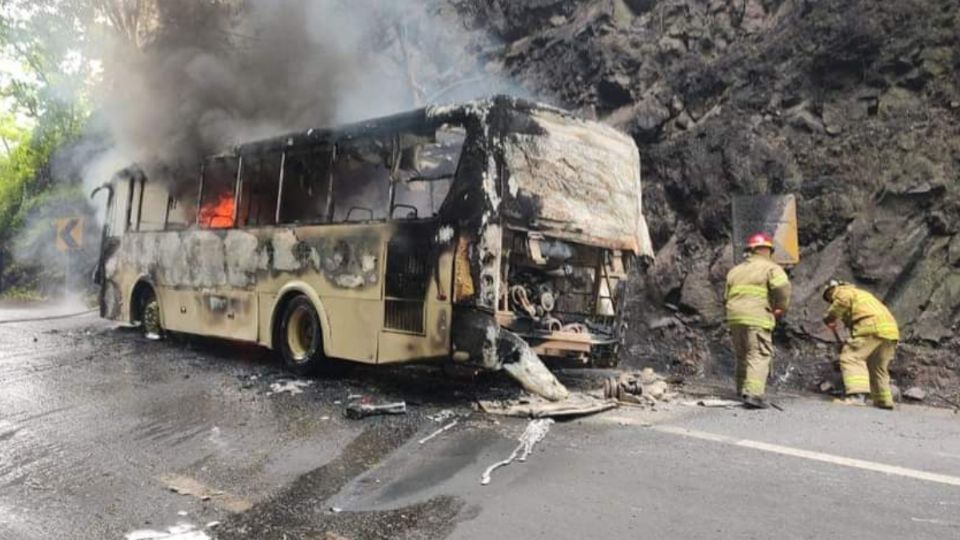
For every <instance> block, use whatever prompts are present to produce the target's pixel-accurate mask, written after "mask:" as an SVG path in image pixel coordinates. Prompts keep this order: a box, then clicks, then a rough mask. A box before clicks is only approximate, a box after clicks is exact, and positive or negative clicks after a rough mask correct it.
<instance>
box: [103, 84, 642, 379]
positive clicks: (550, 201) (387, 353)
mask: <svg viewBox="0 0 960 540" xmlns="http://www.w3.org/2000/svg"><path fill="white" fill-rule="evenodd" d="M639 163H640V161H639V156H638V151H637V148H636V145H635V144H634V143H633V141H632V140H631V139H630V138H628V137H627V136H625V135H623V134H621V133H619V132H617V131H615V130H613V129H611V128H609V127H606V126H603V125H601V124H598V123H593V122H588V121H584V120H580V119H577V118H575V117H574V116H572V115H570V114H568V113H566V112H563V111H561V110H558V109H554V108H551V107H547V106H543V105H538V104H534V103H530V102H526V101H522V100H517V99H514V98H508V97H497V98H493V99H490V100H485V101H478V102H471V103H467V104H463V105H457V106H446V107H428V108H425V109H420V110H416V111H413V112H410V113H404V114H400V115H396V116H392V117H387V118H383V119H379V120H373V121H369V122H363V123H359V124H354V125H349V126H344V127H341V128H337V129H329V130H327V129H324V130H310V131H307V132H304V133H298V134H293V135H289V136H284V137H278V138H274V139H269V140H264V141H259V142H255V143H250V144H244V145H241V146H239V147H237V148H235V149H234V150H233V151H232V152H229V153H226V154H223V155H219V156H215V157H213V158H210V159H208V160H206V161H205V162H204V165H203V167H202V172H201V175H200V180H199V182H190V183H188V188H186V189H184V188H183V187H179V188H173V187H171V185H173V184H172V183H170V182H163V181H155V180H153V181H152V179H150V178H146V177H145V175H144V174H143V173H141V172H140V171H139V170H136V169H129V170H126V171H123V172H121V173H119V174H118V175H117V176H116V177H115V178H114V179H113V180H112V181H111V182H110V184H109V186H110V190H109V192H110V196H109V199H110V200H109V204H108V214H107V216H108V217H107V223H106V225H105V229H104V242H103V246H102V254H101V262H100V269H99V272H98V275H99V278H98V279H99V282H100V284H101V305H100V309H101V315H102V316H103V317H106V318H110V319H114V320H119V321H124V322H129V323H140V322H143V321H145V320H147V321H151V323H152V324H153V325H154V326H156V327H157V329H159V328H160V327H162V328H163V329H165V330H171V331H179V332H187V333H194V334H202V335H209V336H217V337H224V338H230V339H237V340H244V341H250V342H256V343H259V344H262V345H264V346H266V347H270V348H273V349H276V350H278V351H279V353H280V355H281V356H282V357H283V359H284V361H285V363H286V364H287V365H288V367H290V368H291V369H293V370H295V371H298V372H306V371H311V370H315V369H318V368H322V367H323V366H324V365H326V364H327V362H328V360H327V359H329V358H336V359H343V360H351V361H355V362H364V363H391V362H406V361H413V360H425V359H449V358H452V359H453V360H454V361H458V362H470V363H473V364H477V365H480V366H483V367H486V368H490V369H500V368H505V369H507V370H508V371H511V373H513V374H514V375H515V376H516V377H517V378H518V379H519V380H520V381H521V383H523V384H524V386H526V387H527V388H528V389H530V390H533V391H535V392H538V393H541V394H544V395H547V396H548V397H562V396H560V394H562V392H559V394H558V392H556V391H554V390H552V389H551V388H547V387H549V386H550V385H551V384H552V383H550V382H549V381H546V382H544V380H543V377H542V376H543V373H539V372H538V369H539V368H537V366H536V365H534V367H533V368H531V367H530V366H531V363H530V362H532V363H533V364H539V362H538V361H536V358H537V356H538V355H539V356H549V357H558V356H559V357H571V356H572V357H576V358H579V359H583V360H589V359H598V358H603V359H613V358H615V356H616V353H617V347H618V344H619V342H620V340H621V337H622V335H621V334H622V326H621V324H620V319H619V316H620V313H621V311H620V309H619V308H620V304H621V302H622V298H621V296H622V290H623V282H624V278H625V275H626V274H625V272H626V268H627V266H628V265H629V264H630V261H631V260H633V259H635V258H636V257H638V256H639V257H649V256H652V248H651V244H650V239H649V235H648V232H647V229H646V224H645V222H644V219H643V214H642V204H641V195H640V170H639ZM198 184H199V185H198ZM178 185H181V186H182V183H180V184H178ZM531 370H532V372H533V373H532V374H531ZM543 371H545V370H543ZM538 377H539V378H540V379H539V382H538ZM541 383H542V384H541ZM544 385H546V387H545V386H544Z"/></svg>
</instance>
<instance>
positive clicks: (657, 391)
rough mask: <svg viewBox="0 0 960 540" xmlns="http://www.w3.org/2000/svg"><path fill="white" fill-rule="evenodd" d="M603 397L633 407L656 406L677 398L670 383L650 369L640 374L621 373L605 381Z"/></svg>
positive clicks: (645, 369)
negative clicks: (671, 389)
mask: <svg viewBox="0 0 960 540" xmlns="http://www.w3.org/2000/svg"><path fill="white" fill-rule="evenodd" d="M602 391H603V397H605V398H612V399H616V400H617V401H619V402H621V403H629V404H631V405H656V404H657V403H660V402H669V401H671V400H672V399H673V398H674V397H676V395H677V394H676V393H675V392H671V391H670V383H669V382H668V381H667V380H666V379H665V378H664V377H663V376H662V375H659V374H657V373H656V372H655V371H653V370H652V369H650V368H644V369H643V370H642V371H640V372H632V373H621V374H620V375H617V376H612V377H609V378H607V379H606V380H604V381H603V389H602Z"/></svg>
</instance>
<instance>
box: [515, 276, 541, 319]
mask: <svg viewBox="0 0 960 540" xmlns="http://www.w3.org/2000/svg"><path fill="white" fill-rule="evenodd" d="M510 300H511V302H512V304H513V307H514V308H515V309H520V310H522V311H523V312H524V313H525V314H526V315H527V316H528V317H530V318H531V319H533V320H535V321H536V320H539V319H540V317H539V316H537V308H535V307H534V306H533V304H531V303H530V296H529V294H528V293H527V289H526V288H524V286H523V285H514V286H513V287H510Z"/></svg>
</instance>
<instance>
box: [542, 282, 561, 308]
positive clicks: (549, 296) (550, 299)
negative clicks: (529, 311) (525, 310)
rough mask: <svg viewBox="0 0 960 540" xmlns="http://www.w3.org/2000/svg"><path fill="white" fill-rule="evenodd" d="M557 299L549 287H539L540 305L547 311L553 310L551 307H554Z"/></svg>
mask: <svg viewBox="0 0 960 540" xmlns="http://www.w3.org/2000/svg"><path fill="white" fill-rule="evenodd" d="M556 305H557V301H556V298H554V296H553V291H551V290H550V288H549V287H543V286H541V287H540V307H542V308H543V310H544V311H546V312H547V313H549V312H551V311H553V308H554V307H556Z"/></svg>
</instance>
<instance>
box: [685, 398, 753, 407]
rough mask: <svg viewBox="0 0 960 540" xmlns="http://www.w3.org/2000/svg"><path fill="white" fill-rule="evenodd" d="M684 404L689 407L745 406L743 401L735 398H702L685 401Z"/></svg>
mask: <svg viewBox="0 0 960 540" xmlns="http://www.w3.org/2000/svg"><path fill="white" fill-rule="evenodd" d="M683 405H686V406H688V407H714V408H724V409H739V408H741V407H743V402H742V401H737V400H735V399H700V400H695V401H684V402H683Z"/></svg>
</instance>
